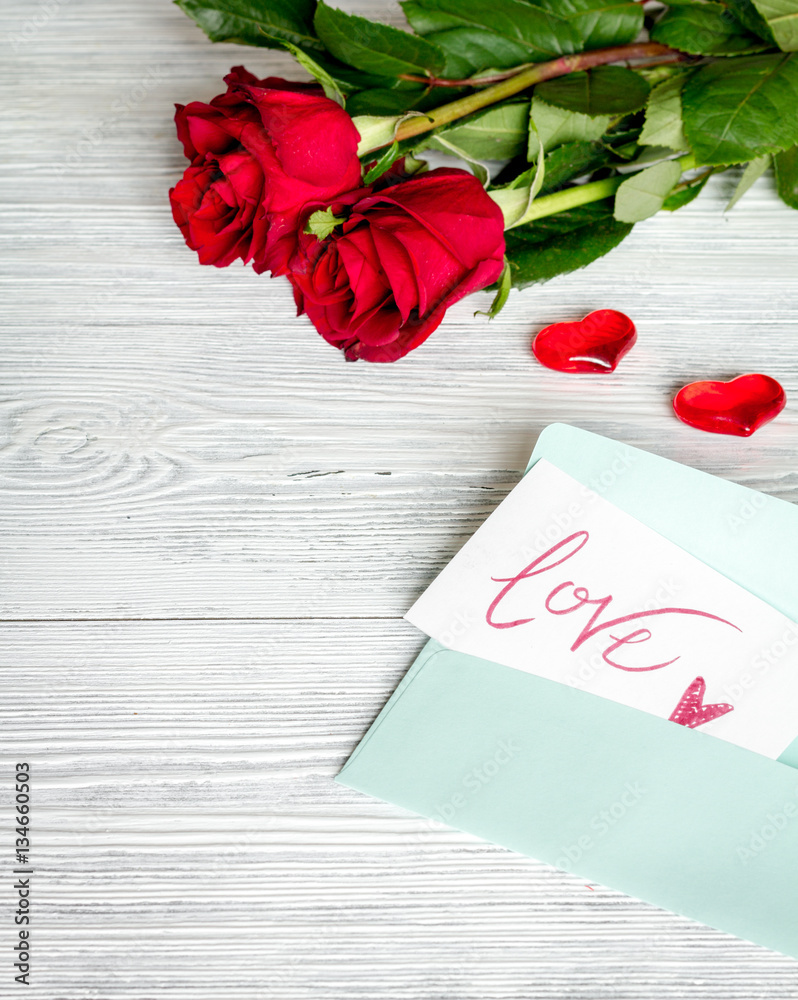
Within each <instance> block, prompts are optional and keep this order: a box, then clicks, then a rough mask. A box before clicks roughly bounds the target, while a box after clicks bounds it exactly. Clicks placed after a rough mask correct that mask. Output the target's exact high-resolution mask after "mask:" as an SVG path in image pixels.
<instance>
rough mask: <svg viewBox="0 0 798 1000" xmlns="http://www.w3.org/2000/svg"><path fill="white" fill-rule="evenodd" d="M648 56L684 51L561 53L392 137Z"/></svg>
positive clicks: (673, 56) (668, 58) (632, 48)
mask: <svg viewBox="0 0 798 1000" xmlns="http://www.w3.org/2000/svg"><path fill="white" fill-rule="evenodd" d="M649 56H652V57H656V58H657V59H658V61H661V62H674V61H678V60H681V59H684V58H686V57H685V56H684V54H683V53H681V52H677V51H676V50H675V49H671V48H668V46H667V45H660V44H658V43H657V42H638V43H636V44H633V45H617V46H614V47H613V48H610V49H597V50H596V51H595V52H580V53H578V54H577V55H572V56H560V58H559V59H553V60H552V61H551V62H546V63H537V64H536V65H534V66H530V67H529V68H528V69H524V70H522V71H521V72H520V73H517V74H516V75H515V76H511V77H510V78H509V79H507V80H503V81H502V82H501V83H497V84H495V85H494V86H492V87H488V88H487V89H486V90H480V91H478V92H477V93H475V94H469V96H468V97H461V98H460V99H459V100H457V101H451V102H450V103H449V104H444V105H442V106H441V107H440V108H435V110H434V111H429V112H427V113H425V114H424V115H423V116H421V115H419V116H418V117H414V118H410V119H408V120H407V121H405V122H402V124H401V125H400V126H399V128H398V129H397V130H396V136H395V138H396V139H397V140H398V141H399V142H401V141H402V140H403V139H410V138H412V137H413V136H416V135H421V134H423V133H424V132H430V131H431V130H432V129H435V128H440V126H441V125H448V124H449V122H453V121H456V120H457V119H458V118H463V117H464V116H465V115H470V114H472V113H473V112H474V111H479V110H480V109H481V108H486V107H489V106H490V105H491V104H497V103H498V102H499V101H503V100H504V99H505V98H507V97H513V96H514V95H515V94H520V93H521V91H523V90H527V88H529V87H532V86H533V85H534V84H536V83H542V82H543V80H552V79H554V78H555V77H557V76H565V75H566V74H567V73H573V72H575V71H577V70H583V69H591V68H592V67H594V66H605V65H606V64H607V63H614V62H626V61H628V60H630V59H646V58H648V57H649ZM383 145H387V143H383Z"/></svg>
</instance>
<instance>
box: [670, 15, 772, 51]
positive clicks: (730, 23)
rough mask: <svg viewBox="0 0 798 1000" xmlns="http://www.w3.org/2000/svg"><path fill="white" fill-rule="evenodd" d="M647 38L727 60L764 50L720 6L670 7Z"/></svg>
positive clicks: (734, 18)
mask: <svg viewBox="0 0 798 1000" xmlns="http://www.w3.org/2000/svg"><path fill="white" fill-rule="evenodd" d="M650 34H651V40H652V41H654V42H661V43H662V44H663V45H670V47H671V48H673V49H679V51H680V52H689V53H690V54H692V55H699V56H729V55H735V54H736V53H739V52H743V51H745V50H746V49H747V50H749V51H751V50H752V49H753V50H754V51H756V50H757V49H760V50H761V48H762V47H764V46H763V43H762V41H761V40H760V39H759V38H756V37H755V36H753V35H749V34H748V32H747V31H746V30H745V28H744V27H743V26H742V25H741V24H740V22H739V21H738V20H737V18H736V17H735V16H734V14H732V12H731V11H730V10H728V8H726V7H724V6H723V4H720V3H711V2H707V3H701V4H691V5H690V6H687V7H671V8H670V9H669V10H666V11H665V14H664V16H663V17H662V18H661V20H659V21H658V22H657V23H656V24H655V25H654V27H653V28H652V29H651V32H650Z"/></svg>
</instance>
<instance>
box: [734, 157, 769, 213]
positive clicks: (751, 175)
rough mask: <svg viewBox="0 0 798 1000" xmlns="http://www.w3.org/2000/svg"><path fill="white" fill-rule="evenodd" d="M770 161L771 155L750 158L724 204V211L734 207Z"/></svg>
mask: <svg viewBox="0 0 798 1000" xmlns="http://www.w3.org/2000/svg"><path fill="white" fill-rule="evenodd" d="M771 162H772V157H770V156H760V157H759V158H758V159H756V160H751V162H750V163H749V164H748V166H747V167H746V168H745V170H744V171H743V175H742V177H741V178H740V180H739V182H738V184H737V187H736V188H735V191H734V194H733V195H732V197H731V200H730V201H729V204H728V205H727V206H726V209H725V211H727V212H728V211H729V209H732V208H734V206H735V205H736V204H737V202H738V201H739V200H740V199H741V198H742V196H743V195H744V194H745V193H746V191H748V189H749V188H750V187H751V186H752V185H753V184H754V182H755V181H758V180H759V178H760V177H761V176H762V174H764V172H765V171H766V170H767V168H768V167H769V166H770V164H771Z"/></svg>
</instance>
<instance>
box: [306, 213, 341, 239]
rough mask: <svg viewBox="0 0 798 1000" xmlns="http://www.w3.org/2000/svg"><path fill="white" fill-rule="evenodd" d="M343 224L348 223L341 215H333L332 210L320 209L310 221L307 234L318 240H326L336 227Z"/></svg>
mask: <svg viewBox="0 0 798 1000" xmlns="http://www.w3.org/2000/svg"><path fill="white" fill-rule="evenodd" d="M342 222H346V219H344V218H343V217H341V216H339V215H333V211H332V209H331V208H320V209H319V210H318V211H317V212H314V213H313V215H311V217H310V218H309V219H308V224H307V226H306V227H305V232H306V233H307V234H308V235H309V236H315V237H316V238H317V239H320V240H326V239H327V237H328V236H330V235H331V234H332V232H333V230H334V229H335V228H336V226H340V225H341V223H342Z"/></svg>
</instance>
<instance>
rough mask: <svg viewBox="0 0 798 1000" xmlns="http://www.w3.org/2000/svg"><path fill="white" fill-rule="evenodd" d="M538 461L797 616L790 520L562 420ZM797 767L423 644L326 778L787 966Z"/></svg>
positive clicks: (796, 747) (796, 537)
mask: <svg viewBox="0 0 798 1000" xmlns="http://www.w3.org/2000/svg"><path fill="white" fill-rule="evenodd" d="M539 458H547V459H548V460H549V461H550V462H552V463H553V464H555V465H557V466H559V467H560V468H561V469H562V470H564V471H565V472H567V473H568V474H569V475H571V476H572V477H574V478H575V479H577V480H579V481H580V482H582V483H583V484H584V485H586V486H590V487H591V488H592V489H594V490H595V491H596V492H598V493H601V494H602V495H603V496H604V497H605V499H607V500H609V501H611V502H612V503H614V504H615V505H616V506H618V507H620V508H622V509H623V510H624V511H626V512H627V513H629V514H631V515H632V516H634V517H636V518H637V519H638V520H640V521H642V522H644V523H645V524H647V525H649V526H650V527H651V528H654V529H655V530H656V531H658V532H659V533H660V534H662V535H664V536H665V537H667V538H669V539H670V540H671V541H673V542H675V543H676V544H678V545H680V546H682V547H683V548H684V549H687V550H688V551H690V552H692V553H693V554H694V555H696V556H698V557H699V558H700V559H702V560H703V561H704V562H706V563H708V564H709V565H710V566H712V567H713V568H714V569H716V570H718V571H719V572H720V573H723V574H724V575H725V576H727V577H730V578H731V579H733V580H735V581H736V582H737V583H738V584H740V585H742V586H743V587H745V588H747V589H748V590H749V591H751V592H752V593H754V594H756V595H757V596H758V597H760V598H762V599H763V600H766V601H768V602H769V603H770V604H772V605H773V606H775V607H776V608H778V609H779V610H780V611H782V612H783V613H784V614H785V615H787V616H789V617H790V618H792V619H798V568H797V567H798V507H795V506H793V505H792V504H788V503H786V502H784V501H781V500H777V499H774V498H772V497H767V496H763V495H762V494H759V493H756V492H754V491H753V490H749V489H747V488H745V487H742V486H738V485H736V484H734V483H729V482H726V481H725V480H721V479H717V478H715V477H713V476H709V475H707V474H705V473H702V472H698V471H696V470H694V469H689V468H686V467H685V466H682V465H679V464H677V463H675V462H670V461H667V460H665V459H662V458H659V457H657V456H655V455H650V454H648V453H646V452H643V451H639V450H637V449H634V448H630V447H627V446H626V445H622V444H619V443H618V442H615V441H610V440H608V439H606V438H602V437H599V436H598V435H595V434H590V433H588V432H586V431H582V430H578V429H576V428H573V427H567V426H565V425H562V424H554V425H552V426H550V427H548V428H547V429H546V430H545V431H544V432H543V434H542V435H541V436H540V439H539V440H538V444H537V446H536V448H535V450H534V453H533V455H532V459H531V463H530V466H531V465H532V464H534V462H535V461H537V459H539ZM793 641H794V640H793ZM763 655H764V656H765V658H767V656H777V655H778V649H774V650H771V651H768V650H765V651H763ZM795 728H796V734H797V735H798V705H797V706H796V726H795ZM796 768H798V740H796V742H795V743H793V744H792V746H791V747H789V748H788V750H787V751H785V753H784V754H782V756H781V758H780V760H779V761H773V760H769V759H768V758H766V757H762V756H760V755H759V754H756V753H753V752H751V751H750V750H744V749H742V748H741V747H738V746H735V745H733V744H731V743H727V742H725V741H723V740H720V739H717V738H715V737H713V736H711V735H709V734H707V733H704V732H701V730H700V729H696V730H692V729H687V728H685V727H683V726H679V725H676V724H675V723H672V722H668V721H667V720H665V719H660V718H657V717H655V716H653V715H649V714H647V713H645V712H641V711H638V710H637V709H633V708H628V707H626V706H624V705H620V704H617V703H615V702H612V701H609V700H607V699H604V698H599V697H597V696H596V695H593V694H589V693H587V692H584V691H580V690H577V689H575V688H571V687H568V686H566V685H564V684H558V683H556V682H554V681H549V680H545V679H543V678H540V677H536V676H534V675H533V674H528V673H525V672H523V671H521V670H514V669H512V668H510V667H505V666H502V665H500V664H497V663H492V662H490V661H487V660H481V659H478V658H476V657H472V656H467V655H465V654H463V653H456V652H453V651H451V650H449V649H447V648H445V647H444V646H441V645H440V644H439V643H437V642H433V641H431V642H429V643H428V644H427V645H426V646H425V648H424V649H423V651H422V652H421V654H420V655H419V657H418V659H417V660H416V662H415V663H414V664H413V666H412V667H411V668H410V670H409V671H408V673H407V675H406V676H405V677H404V679H403V680H402V681H401V683H400V684H399V687H398V688H397V689H396V691H395V692H394V694H393V696H392V697H391V699H390V700H389V702H388V703H387V705H386V706H385V708H384V709H383V710H382V712H381V713H380V715H379V716H378V717H377V719H376V721H375V722H374V724H373V725H372V727H371V729H370V730H369V731H368V733H367V734H366V736H365V737H364V738H363V740H362V741H361V743H360V744H359V746H358V747H357V749H356V750H355V752H354V753H353V754H352V756H351V757H350V759H349V761H348V762H347V764H346V765H345V766H344V768H343V770H342V771H341V773H340V775H339V776H338V778H337V780H338V781H340V782H341V783H342V784H344V785H347V786H349V787H350V788H354V789H357V790H359V791H362V792H366V793H367V794H369V795H374V796H376V797H377V798H380V799H385V800H386V801H389V802H393V803H396V804H397V805H400V806H404V807H405V808H407V809H411V810H413V811H414V812H417V813H420V814H421V815H423V816H427V817H429V818H432V819H438V820H442V821H444V822H446V823H448V824H450V825H451V826H454V827H457V828H459V829H461V830H465V831H468V832H470V833H473V834H476V835H477V836H480V837H483V838H484V839H486V840H490V841H493V842H494V843H496V844H501V845H503V846H504V847H508V848H510V849H512V850H515V851H520V852H521V853H523V854H527V855H530V856H531V857H534V858H538V859H539V860H541V861H545V862H547V863H549V864H552V865H556V866H557V867H559V868H564V869H566V870H570V871H574V872H577V873H578V874H580V875H581V876H583V877H585V878H587V879H589V880H592V881H596V882H601V883H603V884H605V885H608V886H611V887H612V888H614V889H618V890H621V891H623V892H626V893H628V894H630V895H632V896H637V897H639V898H640V899H644V900H647V901H648V902H650V903H654V904H655V905H657V906H661V907H665V908H667V909H670V910H674V911H676V912H677V913H680V914H683V915H685V916H688V917H692V918H694V919H696V920H700V921H702V922H704V923H706V924H709V925H711V926H713V927H717V928H719V929H720V930H724V931H728V932H730V933H732V934H736V935H738V936H739V937H742V938H747V939H748V940H751V941H755V942H757V943H758V944H762V945H766V946H767V947H770V948H774V949H777V950H778V951H781V952H784V953H785V954H787V955H792V956H794V957H798V770H796Z"/></svg>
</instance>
